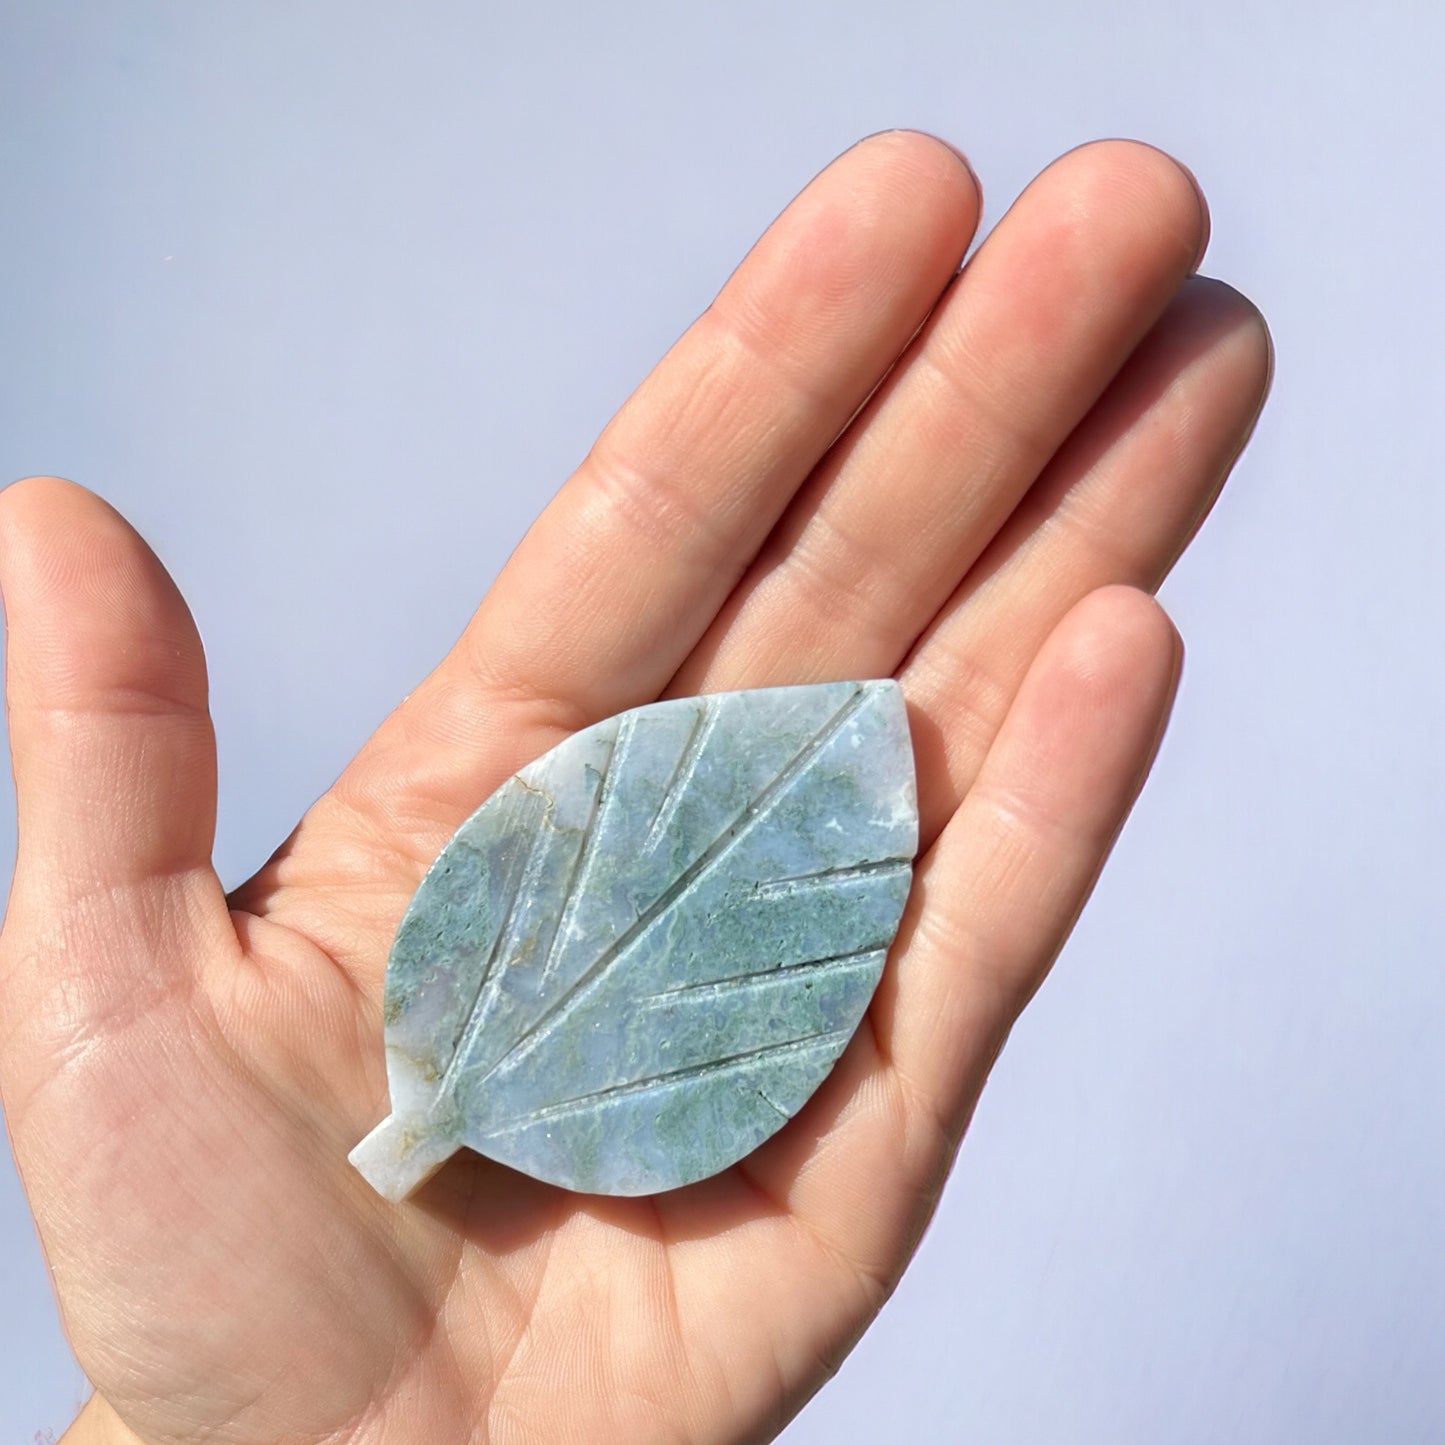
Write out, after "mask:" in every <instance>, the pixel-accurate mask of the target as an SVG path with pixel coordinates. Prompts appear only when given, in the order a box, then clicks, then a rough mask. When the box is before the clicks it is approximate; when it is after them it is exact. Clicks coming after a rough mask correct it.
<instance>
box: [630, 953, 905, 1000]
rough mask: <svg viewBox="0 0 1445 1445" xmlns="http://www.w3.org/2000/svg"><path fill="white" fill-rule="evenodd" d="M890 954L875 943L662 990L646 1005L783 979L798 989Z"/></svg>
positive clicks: (731, 990) (651, 994)
mask: <svg viewBox="0 0 1445 1445" xmlns="http://www.w3.org/2000/svg"><path fill="white" fill-rule="evenodd" d="M887 951H888V950H887V949H886V948H884V947H883V946H882V945H881V944H874V945H872V946H871V947H869V948H859V949H855V950H853V951H852V952H851V953H830V954H828V955H827V957H825V958H805V959H803V960H802V961H801V962H799V963H780V964H777V965H775V966H774V967H772V968H755V969H754V970H753V971H752V972H751V973H730V974H728V975H727V976H726V977H725V978H703V979H698V980H696V981H695V982H693V983H680V984H678V985H677V987H676V988H664V989H659V990H658V992H657V993H650V994H648V995H647V997H646V998H645V999H643V1002H644V1003H654V1002H656V1001H657V1000H659V999H674V998H676V997H677V996H678V995H679V994H689V993H698V992H700V991H701V990H704V989H710V990H713V991H715V992H717V993H732V992H733V991H734V990H736V989H739V988H745V987H746V986H747V985H748V984H753V983H756V984H764V983H772V982H775V981H776V980H778V979H780V978H782V979H790V980H792V981H793V985H794V987H796V986H797V980H798V979H799V978H803V977H806V976H808V975H809V974H826V973H847V972H848V971H849V970H850V969H852V968H856V967H859V966H861V965H863V964H865V963H866V964H873V963H876V962H877V961H878V960H879V959H880V958H882V957H883V955H884V954H885V953H887Z"/></svg>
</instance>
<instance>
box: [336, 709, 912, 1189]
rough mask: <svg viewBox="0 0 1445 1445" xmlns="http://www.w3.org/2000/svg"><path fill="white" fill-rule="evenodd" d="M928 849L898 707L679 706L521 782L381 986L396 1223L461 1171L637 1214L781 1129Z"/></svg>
mask: <svg viewBox="0 0 1445 1445" xmlns="http://www.w3.org/2000/svg"><path fill="white" fill-rule="evenodd" d="M917 841H918V807H917V798H916V793H915V787H914V775H913V756H912V749H911V747H910V744H909V736H908V723H907V717H906V714H905V710H904V706H903V698H902V693H901V691H900V690H899V688H898V685H897V684H896V683H895V682H893V681H891V680H886V681H878V682H845V683H820V684H814V685H811V686H806V687H785V688H767V689H761V690H757V691H751V692H735V693H721V694H716V695H714V696H710V697H699V698H679V699H674V700H669V701H667V702H660V703H654V704H652V705H650V706H648V707H641V708H636V709H634V710H632V711H630V712H625V713H621V714H619V715H618V716H616V717H613V718H608V719H606V720H605V721H603V722H600V723H598V724H596V725H595V726H593V727H590V728H586V729H584V730H583V731H582V732H579V733H577V734H575V735H574V736H572V737H571V738H568V739H567V740H566V741H565V742H563V743H561V744H559V745H558V746H557V747H556V748H554V749H553V750H552V751H551V752H549V753H547V754H545V755H544V756H543V757H541V758H538V759H537V761H536V762H534V763H532V764H530V765H529V766H528V767H526V768H524V769H522V771H521V772H520V773H518V774H517V775H516V776H515V777H513V778H511V779H509V780H508V781H507V782H506V783H504V784H503V785H502V787H501V788H499V789H498V790H497V792H496V793H494V794H493V795H492V796H491V797H490V798H489V799H488V800H487V801H486V802H485V803H483V804H482V806H481V807H480V808H479V809H478V810H477V811H476V812H475V813H474V814H473V815H472V816H471V817H470V818H469V819H468V820H467V821H466V822H465V823H464V824H462V826H461V828H459V829H458V830H457V832H456V834H455V835H454V836H453V837H452V839H451V841H450V842H449V843H448V844H447V845H446V847H445V848H444V849H443V850H442V852H441V854H440V855H439V856H438V858H437V860H436V862H435V863H434V864H433V865H432V868H431V870H430V871H429V872H428V873H427V875H426V877H425V878H424V879H423V881H422V883H421V886H420V887H419V888H418V889H417V892H416V895H415V897H414V898H413V899H412V902H411V904H410V906H409V907H408V909H407V912H406V915H405V917H404V918H403V919H402V923H401V926H400V928H399V929H398V931H397V936H396V940H395V943H394V944H393V946H392V951H391V957H390V960H389V962H388V965H387V975H386V1008H385V1017H386V1048H387V1074H388V1079H389V1083H390V1087H391V1101H392V1111H393V1112H392V1114H391V1116H390V1117H389V1118H388V1119H387V1120H385V1121H383V1123H382V1124H381V1125H380V1126H378V1128H377V1129H375V1130H374V1131H373V1132H372V1133H371V1134H370V1135H368V1136H367V1138H366V1139H364V1140H363V1141H362V1142H361V1143H360V1144H359V1145H358V1146H357V1148H356V1149H355V1150H354V1151H353V1153H352V1156H351V1157H352V1160H353V1162H354V1163H355V1164H356V1166H357V1167H358V1168H359V1169H360V1170H361V1171H362V1172H363V1173H364V1174H365V1175H366V1176H367V1178H368V1179H370V1180H371V1182H372V1183H373V1184H374V1185H375V1186H376V1188H377V1189H378V1190H380V1192H382V1193H383V1194H386V1195H387V1196H388V1197H390V1198H401V1197H403V1196H404V1195H405V1194H406V1193H408V1192H409V1191H410V1190H411V1189H412V1188H414V1187H415V1186H416V1185H417V1184H418V1183H420V1182H421V1180H422V1179H424V1178H425V1177H426V1176H427V1175H428V1174H430V1173H431V1172H432V1171H433V1170H434V1169H435V1168H436V1167H438V1165H439V1164H440V1163H441V1162H443V1161H444V1160H445V1159H446V1158H447V1157H448V1156H449V1155H450V1154H452V1153H453V1152H454V1151H455V1150H456V1149H457V1148H458V1147H460V1146H463V1145H465V1146H468V1147H470V1148H472V1149H475V1150H476V1151H478V1152H479V1153H482V1154H485V1155H488V1156H490V1157H491V1158H493V1159H497V1160H500V1161H501V1162H502V1163H505V1164H509V1165H511V1166H513V1167H514V1168H517V1169H520V1170H522V1171H524V1172H526V1173H528V1174H531V1175H534V1176H535V1177H537V1178H539V1179H544V1180H547V1181H549V1182H551V1183H554V1184H560V1185H565V1186H567V1187H569V1188H572V1189H578V1190H585V1191H589V1192H595V1193H606V1194H644V1193H652V1192H655V1191H658V1190H662V1189H670V1188H673V1187H675V1186H677V1185H680V1184H686V1183H690V1182H692V1181H694V1180H697V1179H701V1178H705V1177H706V1176H707V1175H709V1174H713V1173H716V1172H717V1171H718V1170H720V1169H724V1168H726V1167H727V1166H728V1165H729V1164H732V1163H735V1162H736V1161H737V1160H738V1159H740V1158H742V1157H743V1156H744V1155H745V1154H747V1153H748V1152H749V1151H751V1150H752V1149H754V1148H756V1147H757V1145H758V1144H760V1143H761V1142H762V1141H763V1140H764V1139H766V1138H767V1137H768V1136H769V1135H771V1134H772V1133H773V1132H774V1131H776V1130H777V1129H778V1128H780V1127H781V1126H782V1124H783V1122H784V1121H785V1120H786V1119H788V1118H790V1117H791V1116H792V1115H793V1114H794V1113H796V1112H797V1110H798V1109H799V1108H801V1107H802V1105H803V1103H804V1102H805V1101H806V1100H807V1099H808V1097H809V1096H810V1095H811V1094H812V1093H813V1092H814V1090H815V1089H816V1088H817V1087H818V1085H819V1084H820V1083H821V1082H822V1080H823V1078H824V1077H825V1076H826V1075H827V1073H828V1071H829V1070H830V1069H831V1068H832V1066H833V1064H834V1062H835V1061H836V1059H837V1057H838V1055H839V1054H840V1053H841V1052H842V1049H843V1047H844V1045H845V1044H846V1043H847V1041H848V1039H849V1038H850V1037H851V1036H852V1034H853V1031H854V1030H855V1029H856V1028H857V1026H858V1023H859V1020H860V1019H861V1018H862V1015H863V1011H864V1009H865V1008H866V1007H867V1005H868V1001H869V999H870V997H871V996H872V993H873V990H874V988H875V986H876V985H877V982H878V978H879V975H880V973H881V971H882V968H883V961H884V958H885V956H886V953H887V950H888V946H889V944H890V943H891V942H892V939H893V936H894V934H895V932H896V931H897V928H898V922H899V918H900V916H901V914H902V910H903V905H904V901H905V900H906V898H907V896H908V890H909V886H910V884H911V880H912V858H913V854H914V852H915V850H916V848H917Z"/></svg>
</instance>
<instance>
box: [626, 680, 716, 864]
mask: <svg viewBox="0 0 1445 1445" xmlns="http://www.w3.org/2000/svg"><path fill="white" fill-rule="evenodd" d="M717 715H718V708H717V706H716V705H715V704H712V703H708V702H706V701H703V702H702V703H701V704H700V706H699V707H698V709H697V711H696V712H695V713H694V714H693V719H692V726H691V727H690V728H689V729H688V733H687V741H686V742H684V743H683V745H682V751H681V752H680V753H679V754H678V755H677V763H676V764H675V765H674V767H673V769H672V776H671V777H670V778H669V779H668V780H667V786H666V788H664V789H663V793H662V797H661V798H660V799H659V800H658V804H657V812H656V813H654V814H653V816H652V826H651V827H650V828H649V829H648V830H647V839H646V841H645V842H644V843H643V845H642V851H643V852H644V853H650V852H651V851H652V850H653V849H654V848H655V847H656V846H657V840H658V839H659V838H661V837H662V836H663V834H664V833H666V831H667V826H668V824H669V823H671V822H672V815H673V814H674V813H675V812H676V811H677V805H678V803H680V802H681V801H682V798H683V795H684V794H685V793H686V792H687V789H688V786H689V784H691V782H692V776H693V774H694V773H695V772H696V771H697V765H698V760H699V759H700V758H701V757H702V755H703V752H704V751H705V750H706V748H707V745H708V742H709V740H710V739H711V737H712V730H713V728H714V726H715V725H716V723H717Z"/></svg>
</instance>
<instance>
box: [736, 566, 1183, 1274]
mask: <svg viewBox="0 0 1445 1445" xmlns="http://www.w3.org/2000/svg"><path fill="white" fill-rule="evenodd" d="M1181 655H1182V653H1181V648H1180V645H1179V641H1178V637H1177V634H1176V633H1175V632H1174V629H1173V627H1172V626H1171V625H1170V623H1169V621H1168V619H1167V618H1166V617H1165V615H1164V613H1163V612H1162V610H1161V609H1160V608H1159V607H1158V605H1157V604H1156V603H1155V602H1154V601H1153V600H1152V599H1151V598H1149V597H1147V596H1145V595H1143V594H1141V593H1139V592H1136V591H1133V590H1132V589H1128V588H1119V587H1114V588H1105V589H1103V590H1101V591H1099V592H1096V593H1094V594H1093V595H1091V596H1090V597H1088V598H1086V599H1085V600H1084V601H1083V602H1081V603H1080V604H1079V605H1078V606H1076V607H1075V608H1074V609H1073V610H1072V611H1071V612H1070V613H1069V614H1068V616H1067V617H1065V618H1064V619H1063V621H1062V622H1060V624H1059V625H1058V627H1057V628H1056V629H1055V630H1054V632H1053V633H1052V634H1051V635H1050V637H1049V638H1048V640H1047V642H1046V643H1045V645H1044V647H1043V649H1042V650H1041V651H1040V653H1039V655H1038V657H1037V659H1036V660H1035V662H1034V664H1033V666H1032V667H1031V668H1030V669H1029V672H1028V675H1027V677H1026V679H1025V680H1024V683H1023V686H1022V687H1021V688H1020V690H1019V693H1018V696H1017V698H1016V699H1015V701H1014V703H1013V706H1012V707H1011V708H1010V709H1009V712H1008V716H1007V718H1006V719H1005V721H1004V724H1003V726H1002V728H1001V729H1000V731H999V734H998V736H997V738H996V740H995V742H994V745H993V747H992V749H991V750H990V751H989V754H988V758H987V760H986V762H985V764H984V766H983V768H982V770H981V772H980V774H979V777H978V779H977V782H976V784H975V786H974V788H973V790H972V791H971V792H970V794H969V796H968V797H967V799H966V800H965V801H964V803H963V805H962V806H961V807H960V808H959V810H958V812H957V813H956V814H955V816H954V817H953V818H952V820H951V821H950V822H949V824H948V826H947V827H946V828H945V829H944V831H943V833H942V834H941V835H940V837H939V838H938V840H937V842H936V843H935V844H934V845H933V847H932V848H931V849H930V850H929V852H928V853H927V854H926V855H925V857H924V858H923V860H922V861H921V863H920V864H919V867H918V872H917V877H916V881H915V885H914V889H913V892H912V895H911V896H910V898H909V902H908V907H907V910H906V912H905V915H904V921H903V927H902V929H901V931H900V934H899V938H898V940H897V942H896V943H895V945H894V951H893V954H892V956H891V958H890V961H889V964H888V967H887V969H886V970H885V972H884V976H883V980H882V982H881V984H880V986H879V990H878V994H877V995H876V997H875V999H874V1001H873V1005H872V1007H871V1009H870V1011H869V1023H870V1024H871V1029H870V1028H864V1029H863V1030H860V1032H859V1034H858V1036H857V1037H856V1038H855V1039H854V1041H853V1043H852V1044H851V1045H850V1046H849V1049H848V1050H847V1051H845V1053H844V1056H843V1058H842V1060H840V1062H839V1066H838V1068H837V1069H836V1070H835V1071H834V1073H833V1074H832V1075H831V1076H830V1077H829V1079H828V1080H827V1082H826V1083H825V1085H824V1087H823V1089H822V1090H821V1091H820V1092H819V1094H818V1095H817V1096H816V1098H815V1099H814V1100H813V1101H812V1102H811V1103H810V1104H809V1105H808V1107H807V1109H806V1110H805V1111H804V1112H803V1113H802V1114H800V1115H799V1116H798V1121H797V1124H798V1127H797V1128H796V1129H790V1130H785V1131H783V1133H782V1134H780V1135H779V1136H777V1138H776V1139H775V1140H774V1141H772V1143H770V1144H769V1145H767V1146H765V1148H764V1149H763V1150H762V1151H760V1152H759V1153H758V1154H757V1155H755V1156H754V1157H753V1159H752V1160H750V1161H746V1162H745V1166H744V1167H745V1168H746V1169H747V1171H748V1172H749V1173H750V1174H751V1175H753V1176H754V1177H755V1178H756V1179H757V1180H758V1182H759V1184H760V1187H762V1188H764V1189H766V1190H768V1191H769V1192H770V1193H773V1194H775V1195H776V1197H778V1198H780V1199H781V1200H783V1201H784V1202H785V1203H786V1204H787V1205H788V1207H789V1208H790V1209H791V1210H792V1211H793V1212H794V1214H795V1216H796V1217H798V1218H799V1220H800V1221H801V1222H802V1223H803V1224H804V1225H805V1227H806V1228H807V1229H808V1230H809V1231H811V1232H812V1233H813V1234H814V1235H815V1236H816V1237H817V1238H818V1239H819V1240H821V1241H823V1242H824V1243H825V1244H826V1245H827V1246H828V1247H830V1248H831V1249H833V1250H834V1251H836V1253H837V1254H838V1255H839V1256H840V1257H842V1258H846V1259H848V1260H850V1261H852V1263H853V1265H854V1266H855V1268H856V1269H857V1270H858V1271H859V1272H860V1274H862V1275H864V1276H866V1277H871V1278H873V1279H875V1280H877V1281H879V1282H880V1283H881V1284H882V1285H884V1286H885V1287H886V1284H887V1283H888V1281H889V1280H891V1279H892V1278H894V1277H896V1273H897V1271H898V1270H900V1269H901V1268H902V1264H903V1263H904V1262H905V1260H904V1258H902V1257H901V1253H902V1249H903V1248H906V1245H907V1244H908V1243H909V1242H912V1241H916V1239H917V1237H918V1234H919V1233H920V1232H921V1229H922V1226H923V1224H924V1222H925V1221H926V1216H927V1214H928V1212H930V1211H931V1208H932V1203H933V1200H934V1199H935V1198H936V1193H937V1190H938V1188H939V1187H941V1185H942V1181H943V1176H944V1173H945V1172H946V1170H947V1168H948V1167H949V1165H950V1163H951V1161H952V1156H953V1151H954V1149H955V1147H956V1145H957V1142H958V1139H959V1137H960V1135H961V1133H962V1130H963V1127H964V1125H965V1123H966V1120H967V1118H968V1115H969V1112H970V1111H971V1109H972V1107H973V1104H974V1101H975V1100H976V1098H977V1095H978V1092H979V1090H980V1089H981V1088H982V1086H983V1083H984V1080H985V1078H986V1076H987V1073H988V1070H989V1067H990V1066H991V1064H992V1061H993V1059H994V1057H995V1056H996V1054H997V1052H998V1050H999V1048H1000V1047H1001V1046H1002V1043H1003V1041H1004V1038H1005V1037H1006V1035H1007V1033H1008V1030H1009V1029H1010V1027H1011V1026H1012V1024H1013V1022H1014V1020H1015V1018H1016V1017H1017V1015H1018V1013H1019V1011H1020V1010H1021V1009H1022V1007H1023V1005H1024V1004H1025V1003H1026V1002H1027V1001H1028V999H1029V997H1030V996H1031V995H1032V993H1033V992H1034V990H1035V989H1036V988H1037V987H1038V985H1039V983H1040V982H1041V981H1042V979H1043V977H1044V975H1045V973H1046V972H1047V970H1048V968H1049V966H1050V964H1051V963H1052V961H1053V959H1054V957H1055V956H1056V954H1057V953H1058V951H1059V949H1060V947H1061V946H1062V944H1063V942H1064V939H1065V938H1066V936H1067V935H1068V932H1069V930H1070V928H1071V927H1072V925H1073V922H1074V919H1075V918H1076V917H1077V915H1078V913H1079V910H1080V909H1081V908H1082V907H1083V904H1084V901H1085V899H1086V898H1087V896H1088V894H1089V892H1090V891H1091V889H1092V887H1093V884H1094V881H1095V879H1096V878H1097V876H1098V873H1099V870H1100V869H1101V867H1102V866H1103V863H1104V860H1105V858H1106V856H1107V854H1108V852H1109V849H1110V847H1111V846H1112V843H1113V840H1114V838H1115V836H1116V835H1117V832H1118V830H1119V828H1120V826H1121V825H1122V823H1123V820H1124V818H1125V816H1126V814H1127V813H1128V810H1129V808H1130V806H1131V804H1132V803H1133V800H1134V798H1135V796H1136V794H1137V792H1138V790H1139V787H1140V786H1141V784H1142V782H1143V779H1144V775H1145V773H1146V771H1147V769H1148V766H1149V763H1150V761H1151V760H1152V757H1153V754H1154V752H1155V750H1156V748H1157V746H1158V741H1159V738H1160V736H1161V734H1162V731H1163V727H1164V722H1165V719H1166V717H1167V713H1168V709H1169V706H1170V703H1171V702H1172V699H1173V695H1174V691H1175V686H1176V683H1177V678H1178V666H1179V662H1180V658H1181Z"/></svg>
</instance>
